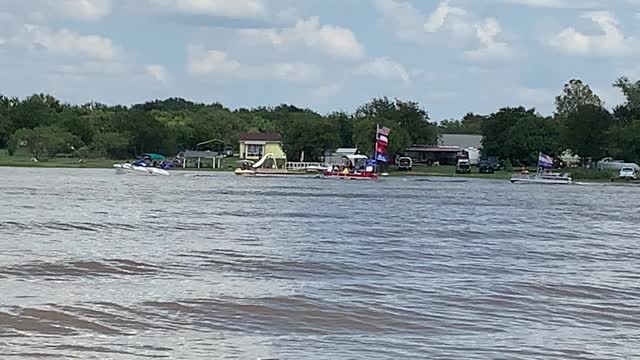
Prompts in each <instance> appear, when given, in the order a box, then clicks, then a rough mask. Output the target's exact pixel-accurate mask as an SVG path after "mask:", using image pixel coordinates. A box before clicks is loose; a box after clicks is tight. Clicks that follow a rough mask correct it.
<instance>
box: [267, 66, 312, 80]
mask: <svg viewBox="0 0 640 360" xmlns="http://www.w3.org/2000/svg"><path fill="white" fill-rule="evenodd" d="M319 72H320V70H319V69H318V67H317V66H316V65H313V64H305V63H278V64H274V65H273V74H274V75H275V77H276V78H277V79H279V80H286V81H310V80H312V79H315V78H317V77H318V75H319Z"/></svg>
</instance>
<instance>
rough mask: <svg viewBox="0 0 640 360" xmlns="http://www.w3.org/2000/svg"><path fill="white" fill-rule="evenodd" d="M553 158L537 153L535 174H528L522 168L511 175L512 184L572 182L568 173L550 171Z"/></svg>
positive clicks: (563, 183) (565, 183)
mask: <svg viewBox="0 0 640 360" xmlns="http://www.w3.org/2000/svg"><path fill="white" fill-rule="evenodd" d="M552 167H553V159H552V158H551V156H549V155H545V154H543V153H540V154H539V155H538V170H537V171H536V173H535V174H528V173H527V171H526V170H524V171H523V172H522V173H520V174H515V175H512V176H511V179H510V180H511V183H512V184H546V185H569V184H572V183H573V179H572V178H571V175H570V174H561V173H554V172H551V170H550V169H551V168H552Z"/></svg>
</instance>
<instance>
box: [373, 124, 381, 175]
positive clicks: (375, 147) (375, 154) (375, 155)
mask: <svg viewBox="0 0 640 360" xmlns="http://www.w3.org/2000/svg"><path fill="white" fill-rule="evenodd" d="M379 132H380V124H377V123H376V135H375V139H374V141H373V161H374V164H376V168H375V172H378V171H377V170H378V133H379Z"/></svg>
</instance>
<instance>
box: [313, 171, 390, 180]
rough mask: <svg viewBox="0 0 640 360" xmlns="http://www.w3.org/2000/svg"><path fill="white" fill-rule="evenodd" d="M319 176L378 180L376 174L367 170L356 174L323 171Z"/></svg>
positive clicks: (335, 178)
mask: <svg viewBox="0 0 640 360" xmlns="http://www.w3.org/2000/svg"><path fill="white" fill-rule="evenodd" d="M321 176H322V177H323V178H325V179H334V180H378V174H376V173H369V172H367V173H356V174H341V173H324V174H322V175H321Z"/></svg>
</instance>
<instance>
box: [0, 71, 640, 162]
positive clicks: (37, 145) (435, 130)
mask: <svg viewBox="0 0 640 360" xmlns="http://www.w3.org/2000/svg"><path fill="white" fill-rule="evenodd" d="M613 86H614V87H616V88H618V89H619V90H620V91H621V92H622V94H623V95H624V97H625V101H624V103H623V104H620V105H617V106H615V107H614V108H613V109H612V111H608V110H606V109H605V108H604V106H603V103H602V101H601V100H600V98H599V97H598V96H597V95H596V94H594V93H593V91H592V90H591V89H590V87H589V86H588V85H587V84H585V83H583V82H582V81H581V80H578V79H572V80H570V81H569V82H568V83H567V84H565V85H564V87H563V89H562V93H561V94H560V95H559V96H557V97H556V98H555V102H556V111H555V114H554V115H553V116H551V117H545V116H542V115H540V114H539V113H538V112H536V110H535V109H533V108H526V107H523V106H512V107H503V108H501V109H499V110H498V111H496V112H494V113H492V114H489V115H484V114H476V113H467V114H466V115H465V116H463V117H462V118H461V119H449V120H444V121H442V122H440V123H439V124H438V123H436V122H432V121H431V119H430V118H429V114H428V112H427V111H426V110H425V109H424V108H423V107H421V106H420V104H418V103H417V102H414V101H406V100H401V99H389V98H387V97H380V98H374V99H372V100H371V101H369V102H367V103H365V104H362V105H361V106H359V107H358V108H356V110H355V111H354V112H353V113H347V112H332V113H329V114H326V115H323V114H320V113H318V112H315V111H313V110H311V109H306V108H300V107H297V106H295V105H291V104H281V105H278V106H274V107H264V106H259V107H255V108H251V109H247V108H240V109H235V110H232V109H229V108H227V107H225V106H224V105H222V104H220V103H218V102H212V103H209V104H205V103H197V102H193V101H189V100H186V99H182V98H168V99H165V100H153V101H149V102H146V103H142V104H134V105H131V106H122V105H115V106H108V105H104V104H99V103H91V104H82V105H70V104H65V103H62V102H60V101H59V100H58V99H56V98H54V97H53V96H50V95H47V94H34V95H32V96H29V97H26V98H24V99H18V98H10V97H7V96H3V95H0V148H7V149H8V150H9V152H10V153H12V152H13V151H15V150H16V148H17V147H24V148H26V149H27V150H28V151H29V152H31V154H32V155H33V156H34V157H47V156H54V155H56V154H58V153H66V154H68V153H73V152H75V153H81V154H86V155H87V156H98V157H109V158H125V157H131V156H136V155H141V154H143V153H145V152H159V153H164V154H166V155H169V156H171V155H173V154H176V153H178V152H179V151H182V150H187V149H194V148H195V147H196V144H198V143H200V142H203V141H207V140H210V139H221V140H222V141H224V142H225V143H226V144H229V145H232V146H234V147H236V148H237V145H238V139H239V137H240V134H241V133H243V132H279V133H281V134H282V137H283V147H284V149H285V151H286V153H287V156H288V157H289V159H290V160H292V161H297V160H299V159H300V156H301V154H302V153H303V152H304V155H305V160H307V161H318V160H320V159H321V158H322V156H323V155H324V154H325V153H326V152H327V151H332V150H334V149H336V148H338V147H357V148H358V149H359V151H360V152H361V153H364V154H367V155H372V153H373V147H374V142H375V129H376V124H379V125H381V126H386V127H389V128H391V129H392V130H391V134H390V144H389V155H391V156H392V157H393V156H394V155H396V154H398V153H401V152H402V151H403V150H404V149H405V148H406V147H408V146H410V145H414V144H415V145H435V144H437V142H438V138H439V136H440V134H479V135H482V138H483V139H482V144H483V149H482V151H483V153H484V154H485V155H488V156H497V157H499V158H501V159H503V160H508V161H510V162H511V163H512V164H524V165H527V164H532V163H534V162H535V161H536V158H537V155H538V152H540V151H542V152H545V153H548V154H550V155H555V156H559V155H561V154H562V153H564V152H565V151H566V150H569V151H570V152H572V153H574V154H577V155H579V156H580V157H581V158H583V159H585V160H588V159H593V160H598V159H599V158H601V157H604V156H616V157H620V158H622V159H624V160H627V161H640V146H639V145H637V144H638V143H640V81H636V82H634V81H631V80H629V79H628V78H626V77H622V78H619V79H618V80H616V81H615V83H614V84H613Z"/></svg>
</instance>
